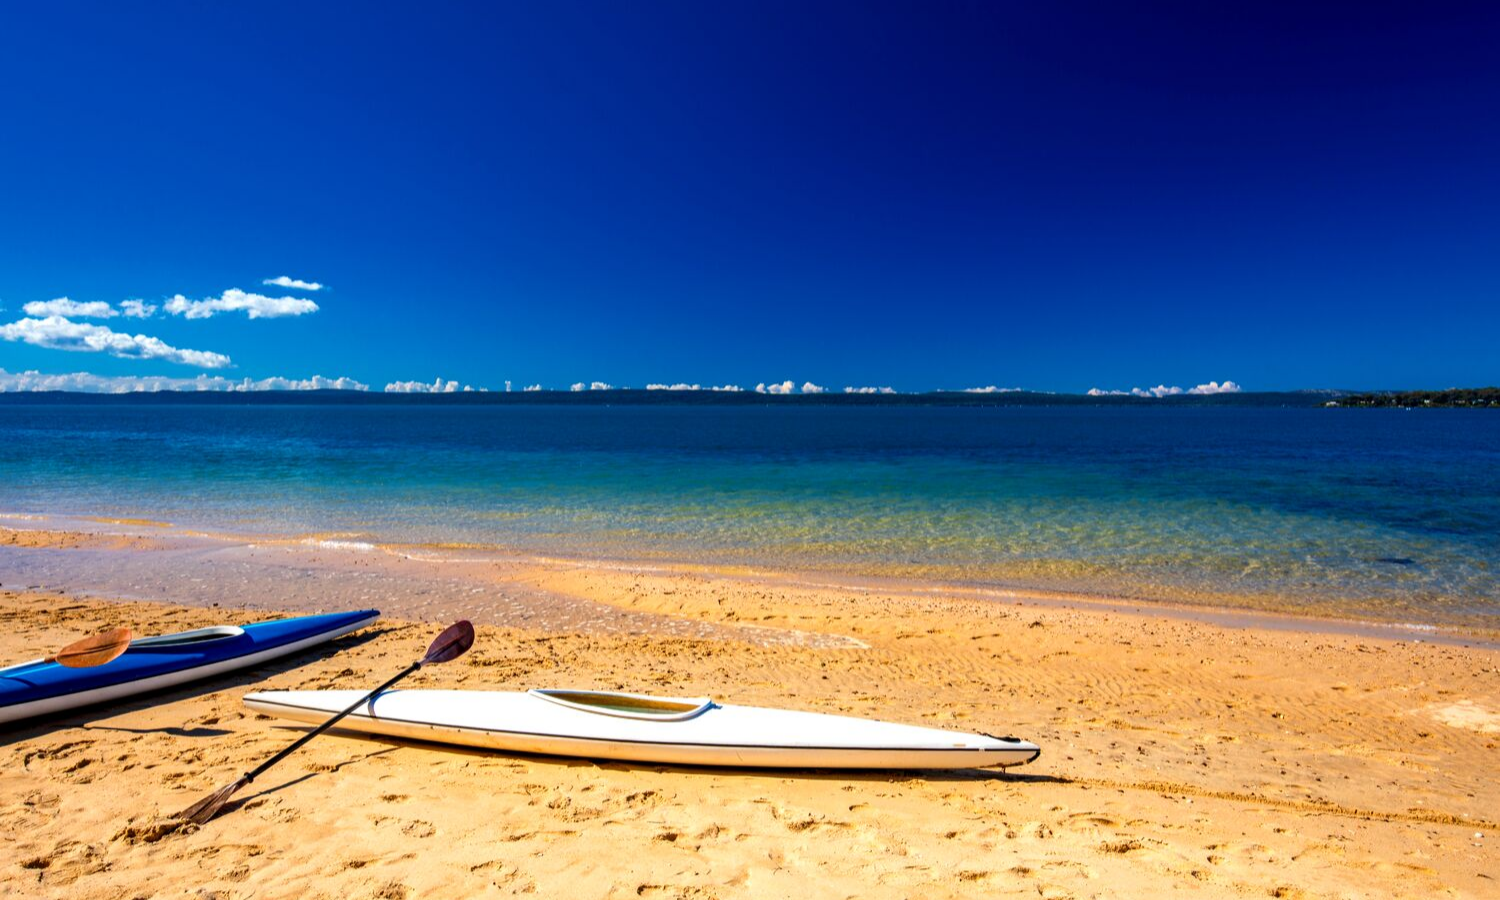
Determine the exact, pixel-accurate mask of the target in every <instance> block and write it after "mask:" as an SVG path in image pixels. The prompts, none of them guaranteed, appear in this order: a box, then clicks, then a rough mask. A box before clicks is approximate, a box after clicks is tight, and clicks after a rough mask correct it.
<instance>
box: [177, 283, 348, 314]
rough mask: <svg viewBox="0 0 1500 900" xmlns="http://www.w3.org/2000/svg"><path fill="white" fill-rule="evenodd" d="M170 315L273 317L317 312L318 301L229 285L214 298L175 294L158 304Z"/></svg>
mask: <svg viewBox="0 0 1500 900" xmlns="http://www.w3.org/2000/svg"><path fill="white" fill-rule="evenodd" d="M162 308H163V309H165V310H166V311H167V312H169V313H171V314H172V315H174V316H182V317H184V318H187V319H207V318H209V317H210V316H215V315H218V314H219V313H221V312H244V313H245V314H246V315H248V316H249V317H250V318H252V319H275V318H281V317H284V316H302V315H307V314H308V313H315V312H317V311H318V304H316V303H314V302H313V301H311V300H307V299H304V298H302V297H267V296H265V295H264V294H251V293H247V292H245V291H242V290H240V289H239V288H230V289H229V290H227V291H225V292H224V293H223V294H222V295H220V296H218V297H208V298H205V299H203V300H189V299H188V298H186V297H184V296H182V295H181V294H178V295H177V296H175V297H173V298H172V299H170V300H168V301H167V302H166V303H165V304H163V305H162Z"/></svg>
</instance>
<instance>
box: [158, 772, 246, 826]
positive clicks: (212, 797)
mask: <svg viewBox="0 0 1500 900" xmlns="http://www.w3.org/2000/svg"><path fill="white" fill-rule="evenodd" d="M249 783H250V779H249V777H241V778H240V780H239V781H236V782H235V783H234V784H231V785H228V786H226V787H221V788H219V789H218V790H217V791H214V792H213V793H212V794H209V795H208V796H207V797H204V798H203V799H202V800H199V801H198V802H197V803H194V804H193V805H192V806H189V807H188V808H187V809H185V810H183V811H182V812H180V813H178V814H176V815H175V816H173V817H172V818H174V819H180V820H182V821H184V822H192V823H193V824H194V825H203V824H205V823H207V822H208V820H209V819H212V818H213V817H214V816H216V815H218V814H219V810H221V809H223V808H224V804H226V803H228V802H229V798H230V797H233V796H234V792H235V791H238V790H239V789H240V788H242V787H244V786H245V785H247V784H249Z"/></svg>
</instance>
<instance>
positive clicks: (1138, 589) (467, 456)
mask: <svg viewBox="0 0 1500 900" xmlns="http://www.w3.org/2000/svg"><path fill="white" fill-rule="evenodd" d="M0 511H4V512H48V513H65V514H95V515H114V516H148V517H153V518H161V519H165V520H168V521H171V522H174V523H176V524H179V525H187V526H192V527H204V528H215V529H227V530H237V531H245V532H252V533H265V532H271V533H326V532H339V533H346V534H351V535H358V536H361V537H362V538H364V539H368V540H379V541H394V542H423V543H481V544H495V545H500V546H505V547H512V548H518V549H522V550H526V551H536V552H543V553H560V554H575V555H588V556H605V557H616V558H624V559H668V560H684V561H693V562H706V563H721V564H744V565H756V566H776V567H783V566H785V567H793V568H798V569H813V570H836V571H841V572H853V573H866V574H877V575H894V576H913V577H921V578H931V579H943V580H954V581H965V582H975V583H983V584H994V585H1001V586H1013V587H1032V588H1049V589H1059V590H1073V591H1087V592H1096V593H1103V594H1127V595H1131V596H1137V597H1144V598H1156V599H1164V600H1190V601H1195V602H1204V603H1210V604H1231V605H1250V606H1256V607H1261V608H1274V609H1293V610H1300V611H1306V612H1314V613H1327V614H1339V615H1354V616H1358V617H1368V618H1374V619H1379V620H1387V621H1403V622H1418V623H1449V624H1469V625H1478V626H1481V627H1489V628H1494V627H1497V621H1500V620H1497V618H1496V617H1497V613H1500V575H1497V573H1500V569H1497V566H1500V416H1497V415H1494V414H1492V413H1490V412H1487V411H1466V410H1423V411H1403V410H1323V409H1283V408H1095V407H1067V408H1057V407H1027V408H986V409H977V408H976V409H968V408H946V409H945V408H923V407H879V408H856V407H842V406H831V407H812V406H800V407H795V408H793V407H784V406H775V405H767V406H732V407H731V406H693V407H676V406H635V407H608V406H577V405H573V406H566V407H549V406H514V405H477V406H449V405H434V404H423V403H414V404H410V405H385V404H382V405H343V404H335V405H307V404H305V403H303V404H296V405H291V404H287V405H278V404H257V405H208V404H204V403H193V404H185V405H169V404H163V403H161V402H159V401H158V402H150V403H130V402H119V401H114V402H108V403H101V404H78V403H69V404H60V405H46V404H36V403H27V404H23V405H13V404H5V403H0Z"/></svg>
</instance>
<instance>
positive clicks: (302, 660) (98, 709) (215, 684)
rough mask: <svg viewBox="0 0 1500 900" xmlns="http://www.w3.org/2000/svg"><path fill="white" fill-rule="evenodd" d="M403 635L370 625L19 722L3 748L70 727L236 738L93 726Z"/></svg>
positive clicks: (209, 734)
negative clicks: (260, 660) (248, 663)
mask: <svg viewBox="0 0 1500 900" xmlns="http://www.w3.org/2000/svg"><path fill="white" fill-rule="evenodd" d="M400 630H402V629H401V628H399V627H390V626H379V625H376V626H371V627H369V628H366V629H364V630H362V631H360V632H358V633H356V634H348V635H344V636H343V637H340V638H335V639H334V640H331V641H329V642H328V643H326V644H319V645H318V646H316V647H309V648H308V649H306V650H304V651H302V652H300V653H293V654H291V655H289V656H283V657H281V658H279V659H274V660H271V661H270V662H267V663H264V664H262V665H259V666H256V667H255V668H253V669H242V670H240V671H238V672H226V673H225V674H223V675H218V676H211V677H209V678H205V679H203V680H202V681H193V682H189V683H187V684H181V685H175V686H173V687H170V688H165V689H163V690H160V691H152V692H151V693H147V694H138V695H136V696H134V697H130V698H129V699H126V700H121V701H113V702H111V704H110V705H109V706H108V707H104V706H102V705H101V706H91V707H84V708H81V709H70V710H66V711H64V712H59V713H56V714H54V715H50V716H41V717H38V718H35V719H27V720H26V721H24V722H19V723H16V724H15V726H13V727H12V729H11V730H8V731H6V732H5V733H3V734H0V747H8V746H10V745H11V744H15V743H19V742H21V741H25V740H30V739H33V738H38V737H43V736H45V735H47V734H50V733H51V732H53V731H60V730H63V729H67V728H77V729H80V730H83V731H124V732H129V733H131V734H167V735H172V736H173V737H187V738H215V737H224V736H226V735H229V734H232V732H230V731H226V730H224V729H220V728H204V727H197V728H182V727H175V726H174V727H166V728H126V727H123V726H118V725H94V724H91V723H92V721H93V720H94V719H96V718H114V717H115V716H118V715H121V714H123V713H130V712H138V711H140V710H143V709H149V708H151V707H156V706H164V705H167V704H171V703H177V702H179V701H182V700H189V699H192V698H193V697H201V696H203V695H205V694H215V693H218V692H219V691H229V690H234V689H235V688H246V687H250V686H252V685H256V684H259V683H260V682H262V681H265V680H266V679H267V678H272V677H275V676H277V675H281V674H283V673H285V672H290V671H293V670H295V669H300V668H302V667H303V666H306V665H309V664H310V663H314V662H317V661H318V660H320V659H324V658H325V657H328V656H332V655H334V654H336V653H341V652H343V651H345V650H352V649H354V648H355V647H359V646H361V645H363V644H366V643H368V642H370V641H373V640H375V639H376V638H378V637H381V636H383V635H386V634H391V633H393V632H396V631H400Z"/></svg>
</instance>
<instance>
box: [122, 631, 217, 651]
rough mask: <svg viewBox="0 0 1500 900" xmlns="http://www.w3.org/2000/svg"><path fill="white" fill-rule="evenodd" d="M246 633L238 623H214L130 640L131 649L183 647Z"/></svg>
mask: <svg viewBox="0 0 1500 900" xmlns="http://www.w3.org/2000/svg"><path fill="white" fill-rule="evenodd" d="M244 633H245V629H243V628H241V627H239V626H238V625H214V626H212V627H209V628H195V629H193V630H192V631H179V632H178V633H177V634H159V635H156V636H155V637H144V638H140V639H139V640H134V641H131V642H130V649H131V650H134V649H135V648H137V647H181V646H183V645H185V644H203V643H207V642H209V641H223V640H228V639H229V638H237V637H239V636H240V635H242V634H244Z"/></svg>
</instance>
